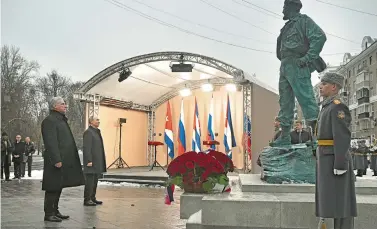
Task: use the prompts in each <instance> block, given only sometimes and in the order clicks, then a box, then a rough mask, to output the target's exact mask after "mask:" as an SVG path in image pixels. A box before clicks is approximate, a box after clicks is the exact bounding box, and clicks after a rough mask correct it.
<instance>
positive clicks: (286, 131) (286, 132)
mask: <svg viewBox="0 0 377 229" xmlns="http://www.w3.org/2000/svg"><path fill="white" fill-rule="evenodd" d="M287 145H292V143H291V128H290V127H282V130H281V135H280V137H279V138H278V139H276V141H274V142H272V143H271V144H270V146H272V147H274V146H287Z"/></svg>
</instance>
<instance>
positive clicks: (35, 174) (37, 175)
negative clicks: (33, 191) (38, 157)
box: [22, 170, 43, 180]
mask: <svg viewBox="0 0 377 229" xmlns="http://www.w3.org/2000/svg"><path fill="white" fill-rule="evenodd" d="M42 177H43V170H32V171H31V177H28V176H27V172H26V174H25V177H22V180H42Z"/></svg>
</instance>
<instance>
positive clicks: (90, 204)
mask: <svg viewBox="0 0 377 229" xmlns="http://www.w3.org/2000/svg"><path fill="white" fill-rule="evenodd" d="M96 205H97V204H96V203H94V202H93V201H91V200H89V201H84V206H96Z"/></svg>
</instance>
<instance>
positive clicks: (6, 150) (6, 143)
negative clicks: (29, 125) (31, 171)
mask: <svg viewBox="0 0 377 229" xmlns="http://www.w3.org/2000/svg"><path fill="white" fill-rule="evenodd" d="M13 150H14V148H13V144H12V142H11V141H10V140H9V137H8V134H7V133H5V132H3V133H2V134H1V179H4V176H3V173H5V181H10V180H9V176H10V172H9V167H10V165H11V160H12V159H11V157H12V156H11V155H12V153H13Z"/></svg>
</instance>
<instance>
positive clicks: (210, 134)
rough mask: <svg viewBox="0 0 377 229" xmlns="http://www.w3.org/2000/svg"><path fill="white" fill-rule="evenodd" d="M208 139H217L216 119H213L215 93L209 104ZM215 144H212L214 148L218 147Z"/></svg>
mask: <svg viewBox="0 0 377 229" xmlns="http://www.w3.org/2000/svg"><path fill="white" fill-rule="evenodd" d="M207 131H208V135H207V141H214V140H215V130H214V120H213V94H212V98H211V103H210V105H209V113H208V124H207ZM215 147H216V146H215V145H211V148H212V149H216V148H215Z"/></svg>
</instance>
